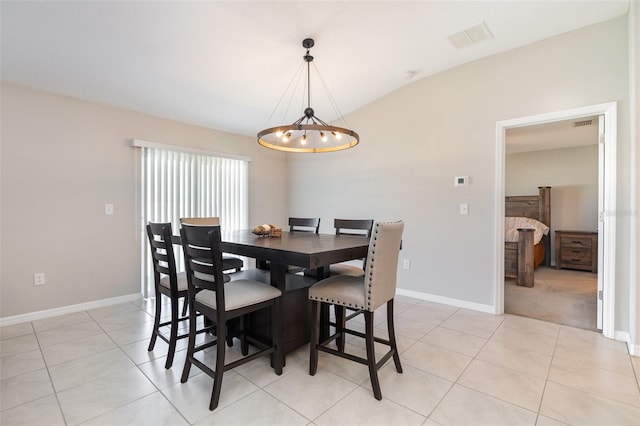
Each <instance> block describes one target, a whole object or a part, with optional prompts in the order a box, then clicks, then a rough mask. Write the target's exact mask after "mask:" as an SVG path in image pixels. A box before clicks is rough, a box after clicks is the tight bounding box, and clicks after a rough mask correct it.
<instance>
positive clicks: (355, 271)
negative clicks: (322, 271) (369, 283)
mask: <svg viewBox="0 0 640 426" xmlns="http://www.w3.org/2000/svg"><path fill="white" fill-rule="evenodd" d="M329 271H330V272H331V275H350V276H352V277H364V269H362V268H361V267H359V266H355V265H349V264H347V263H336V264H335V265H331V266H330V267H329Z"/></svg>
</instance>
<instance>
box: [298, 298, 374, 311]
mask: <svg viewBox="0 0 640 426" xmlns="http://www.w3.org/2000/svg"><path fill="white" fill-rule="evenodd" d="M309 299H311V300H317V301H318V302H326V303H332V304H335V303H340V301H338V302H336V301H335V300H333V299H331V300H329V299H325V298H324V297H314V296H309ZM344 306H346V305H344ZM349 307H350V308H357V309H365V307H364V306H360V305H354V304H352V303H349Z"/></svg>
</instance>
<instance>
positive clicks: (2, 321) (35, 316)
mask: <svg viewBox="0 0 640 426" xmlns="http://www.w3.org/2000/svg"><path fill="white" fill-rule="evenodd" d="M140 297H141V296H140V293H136V294H128V295H126V296H118V297H112V298H110V299H101V300H94V301H91V302H87V303H79V304H77V305H69V306H62V307H60V308H53V309H46V310H43V311H35V312H29V313H28V314H21V315H15V316H12V317H6V318H0V327H4V326H6V325H14V324H20V323H23V322H29V321H35V320H40V319H44V318H51V317H55V316H58V315H66V314H73V313H76V312H82V311H86V310H88V309H96V308H103V307H105V306H111V305H117V304H118V303H126V302H135V301H136V300H140Z"/></svg>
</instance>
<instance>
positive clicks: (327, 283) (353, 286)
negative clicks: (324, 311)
mask: <svg viewBox="0 0 640 426" xmlns="http://www.w3.org/2000/svg"><path fill="white" fill-rule="evenodd" d="M309 299H311V300H317V301H319V302H325V303H331V304H334V305H340V306H346V307H349V308H357V309H365V299H364V278H363V277H352V276H350V275H335V276H333V277H329V278H327V279H324V280H322V281H319V282H317V283H316V284H314V285H313V286H312V287H311V288H310V289H309Z"/></svg>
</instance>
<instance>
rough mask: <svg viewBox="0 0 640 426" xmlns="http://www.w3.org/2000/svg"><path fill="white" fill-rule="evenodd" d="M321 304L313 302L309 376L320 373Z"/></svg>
mask: <svg viewBox="0 0 640 426" xmlns="http://www.w3.org/2000/svg"><path fill="white" fill-rule="evenodd" d="M319 305H320V302H317V301H315V300H312V301H311V341H310V342H309V348H310V352H309V374H310V375H312V376H315V374H316V371H318V344H319V343H320V341H319V337H320V336H319V332H320V309H319Z"/></svg>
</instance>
